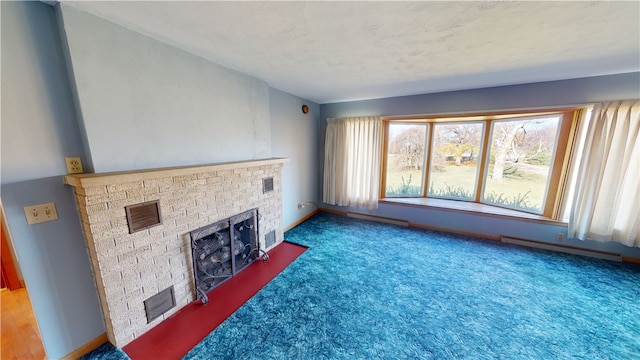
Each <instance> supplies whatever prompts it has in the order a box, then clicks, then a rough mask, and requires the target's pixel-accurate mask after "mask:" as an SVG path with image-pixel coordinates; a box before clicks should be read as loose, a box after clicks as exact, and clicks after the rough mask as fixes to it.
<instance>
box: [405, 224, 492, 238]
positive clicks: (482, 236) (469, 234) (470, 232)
mask: <svg viewBox="0 0 640 360" xmlns="http://www.w3.org/2000/svg"><path fill="white" fill-rule="evenodd" d="M409 226H411V227H415V228H420V229H426V230H433V231H442V232H448V233H453V234H458V235H464V236H473V237H479V238H483V239H488V240H495V241H500V236H493V235H487V234H482V233H477V232H473V231H463V230H455V229H450V228H443V227H439V226H431V225H424V224H420V223H414V222H410V223H409Z"/></svg>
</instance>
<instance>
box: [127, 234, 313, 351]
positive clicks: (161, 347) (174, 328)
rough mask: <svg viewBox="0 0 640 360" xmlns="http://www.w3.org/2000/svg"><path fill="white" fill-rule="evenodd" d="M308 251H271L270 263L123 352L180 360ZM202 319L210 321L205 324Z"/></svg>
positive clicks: (258, 264)
mask: <svg viewBox="0 0 640 360" xmlns="http://www.w3.org/2000/svg"><path fill="white" fill-rule="evenodd" d="M306 249H307V248H306V247H304V246H300V245H295V244H292V243H288V242H283V243H281V244H280V245H278V246H276V247H275V248H273V249H272V250H271V251H269V261H262V260H256V261H254V262H253V263H252V264H251V265H249V266H248V267H247V268H246V269H244V270H242V271H241V272H239V273H238V274H237V275H236V276H234V277H232V278H231V279H229V280H227V281H225V282H224V283H222V284H221V285H219V286H218V287H216V288H215V289H213V290H211V291H210V292H209V293H208V294H207V295H208V297H209V302H208V303H207V304H206V305H203V304H201V303H200V301H194V302H193V303H191V304H189V305H187V306H185V307H184V308H182V309H181V310H180V311H178V312H177V313H176V314H174V315H173V316H171V317H170V318H168V319H166V320H165V321H163V322H161V323H160V324H158V326H156V327H154V328H153V329H151V330H149V331H148V332H146V333H145V334H143V335H142V336H140V337H139V338H137V339H135V340H134V341H132V342H131V343H129V344H127V345H126V346H125V347H124V348H123V350H124V352H125V353H126V354H127V355H128V356H129V357H130V358H131V359H132V360H139V359H140V360H141V359H180V358H182V357H183V356H184V355H185V354H186V353H187V352H189V350H191V349H192V348H193V347H194V346H195V345H196V344H198V343H199V342H200V341H201V340H202V339H204V338H205V337H206V336H207V335H208V334H209V333H210V332H211V331H213V330H214V329H215V328H216V327H218V325H220V324H221V323H222V322H223V321H225V320H226V319H227V318H228V317H229V316H231V314H233V313H234V312H235V311H236V310H238V309H239V308H240V306H242V305H243V304H244V303H245V302H247V300H249V299H250V298H251V297H252V296H253V295H255V294H256V293H257V292H258V291H260V289H262V288H263V287H264V286H265V285H266V284H267V283H268V282H269V281H271V280H272V279H273V278H275V277H276V276H277V275H278V274H279V273H280V272H281V271H282V270H284V269H285V268H286V267H287V266H288V265H289V264H291V263H292V262H293V261H294V260H295V259H296V258H297V257H298V256H300V255H301V254H302V253H303V252H304V251H305V250H306ZM202 319H207V321H203V320H202Z"/></svg>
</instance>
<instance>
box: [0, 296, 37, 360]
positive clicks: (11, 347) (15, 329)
mask: <svg viewBox="0 0 640 360" xmlns="http://www.w3.org/2000/svg"><path fill="white" fill-rule="evenodd" d="M0 294H1V298H0V308H1V310H2V313H1V315H0V316H1V317H0V322H1V323H2V333H1V334H0V338H2V344H1V345H0V359H2V360H9V359H20V360H22V359H25V360H29V359H37V360H42V359H45V357H46V355H45V352H44V348H43V347H42V339H41V338H40V333H39V332H38V326H37V325H36V318H35V316H34V314H33V309H32V308H31V303H30V302H29V296H28V295H27V290H26V289H25V288H20V289H17V290H13V291H9V290H7V289H2V291H1V292H0Z"/></svg>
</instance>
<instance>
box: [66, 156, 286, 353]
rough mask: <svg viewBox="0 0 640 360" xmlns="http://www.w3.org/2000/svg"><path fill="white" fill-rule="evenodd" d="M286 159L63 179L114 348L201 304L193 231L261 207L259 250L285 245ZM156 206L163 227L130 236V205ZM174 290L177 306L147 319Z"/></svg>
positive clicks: (108, 334)
mask: <svg viewBox="0 0 640 360" xmlns="http://www.w3.org/2000/svg"><path fill="white" fill-rule="evenodd" d="M286 161H287V159H281V158H272V159H264V160H253V161H243V162H234V163H222V164H211V165H202V166H189V167H178V168H166V169H152V170H142V171H131V172H117V173H103V174H78V175H67V176H65V177H64V180H65V183H66V184H68V185H71V186H73V187H74V193H75V197H76V202H77V208H78V213H79V215H80V220H81V223H82V228H83V231H84V238H85V242H86V246H87V249H88V253H89V257H90V260H91V266H92V270H93V274H94V278H95V283H96V288H97V290H98V296H99V299H100V305H101V308H102V315H103V318H104V321H105V327H106V330H107V336H108V338H109V341H110V342H111V343H112V344H114V345H115V346H117V347H123V346H124V345H126V344H128V343H129V342H131V341H132V340H134V339H135V338H137V337H139V336H140V335H142V334H144V333H145V332H147V331H148V330H150V329H151V328H153V327H154V326H156V325H157V324H159V323H160V322H162V320H164V319H166V318H167V317H169V316H171V315H173V314H174V313H176V312H177V311H178V310H180V309H181V308H182V307H184V306H186V305H187V304H189V303H190V302H192V301H194V300H195V299H196V290H195V287H194V272H193V265H192V264H193V262H192V258H191V239H190V232H191V231H192V230H194V229H198V228H201V227H203V226H206V225H209V224H213V223H216V222H218V221H220V220H222V219H226V218H229V217H232V216H234V215H236V214H239V213H242V212H245V211H247V210H250V209H258V212H259V214H260V220H259V222H258V241H259V244H260V245H259V246H260V249H263V250H269V248H272V247H274V246H276V245H277V244H279V243H280V242H282V241H283V239H284V235H283V230H282V181H281V180H282V167H283V166H284V163H285V162H286ZM265 183H266V184H269V189H265ZM154 201H157V204H158V208H159V214H160V220H161V223H160V224H156V225H155V226H151V227H148V228H144V229H143V230H140V231H135V232H131V230H130V219H129V220H128V218H127V211H126V210H125V208H126V207H131V206H135V205H137V204H143V203H149V202H154ZM130 232H131V233H130ZM273 234H275V242H274V241H273ZM265 236H267V237H268V238H269V239H268V240H269V241H267V242H265ZM266 243H268V244H269V247H267V246H266ZM167 289H171V290H172V294H173V296H174V300H175V306H174V307H172V308H170V310H168V311H166V312H164V313H163V314H162V315H160V316H158V317H157V318H155V319H154V320H152V321H150V322H148V319H147V313H146V311H145V301H146V300H148V299H150V298H151V297H153V296H154V295H157V294H158V293H160V292H163V291H166V290H167ZM204 306H206V305H204Z"/></svg>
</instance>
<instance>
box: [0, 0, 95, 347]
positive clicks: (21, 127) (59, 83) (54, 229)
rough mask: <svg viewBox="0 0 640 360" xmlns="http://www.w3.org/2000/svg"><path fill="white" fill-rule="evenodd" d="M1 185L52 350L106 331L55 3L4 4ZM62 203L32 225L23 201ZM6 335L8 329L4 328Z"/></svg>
mask: <svg viewBox="0 0 640 360" xmlns="http://www.w3.org/2000/svg"><path fill="white" fill-rule="evenodd" d="M0 6H1V9H2V10H1V12H2V19H1V26H2V29H1V31H2V72H1V76H2V79H1V82H2V110H1V119H2V135H1V136H2V141H1V153H2V162H1V170H2V171H1V183H2V187H1V191H2V194H1V195H2V203H3V205H4V210H5V214H6V217H7V222H8V225H9V230H10V231H11V234H12V238H13V242H14V244H13V245H14V247H15V250H16V255H17V257H18V263H19V265H20V268H21V270H22V275H23V278H24V281H25V283H26V286H27V289H28V292H29V296H30V299H31V303H32V305H33V310H34V313H35V316H36V319H37V322H38V327H39V329H40V333H41V334H42V340H43V343H44V347H45V351H46V353H47V357H48V358H50V359H58V358H60V357H62V356H64V355H66V354H68V353H69V352H71V351H73V350H75V349H76V348H78V347H79V346H82V345H83V344H85V343H86V342H88V341H90V340H92V339H93V338H95V337H97V336H99V335H100V334H102V333H104V324H103V321H102V316H101V314H100V307H99V304H98V297H97V293H96V289H95V285H94V281H93V276H92V274H91V267H90V266H89V258H88V255H87V251H86V248H85V245H84V239H83V237H82V231H81V229H80V221H79V219H78V215H77V212H76V209H75V201H74V199H73V191H72V189H71V188H70V187H68V186H65V185H63V183H62V175H63V174H65V173H66V167H65V163H64V157H65V156H83V152H82V144H81V142H80V134H79V131H78V127H77V124H76V118H75V111H74V107H73V102H72V98H71V91H70V88H69V83H68V80H67V73H66V71H65V66H64V58H63V55H62V51H61V44H60V39H59V37H58V28H57V24H56V18H55V12H54V9H53V8H52V7H51V6H49V5H46V4H43V3H41V2H6V1H3V2H1V3H0ZM45 202H54V203H55V204H56V208H57V210H58V216H59V220H57V221H52V222H47V223H42V224H36V225H27V223H26V219H25V216H24V212H23V207H24V206H28V205H33V204H39V203H45ZM3 335H4V334H3Z"/></svg>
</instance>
